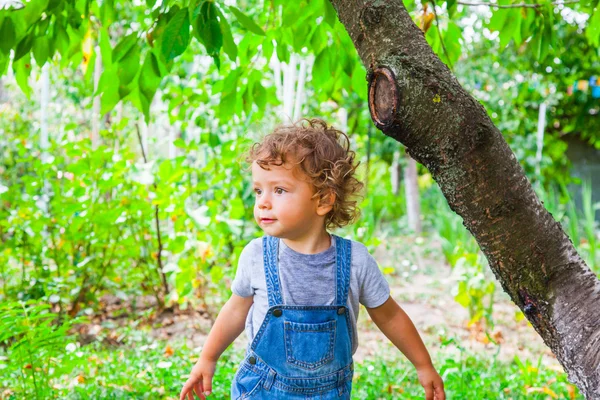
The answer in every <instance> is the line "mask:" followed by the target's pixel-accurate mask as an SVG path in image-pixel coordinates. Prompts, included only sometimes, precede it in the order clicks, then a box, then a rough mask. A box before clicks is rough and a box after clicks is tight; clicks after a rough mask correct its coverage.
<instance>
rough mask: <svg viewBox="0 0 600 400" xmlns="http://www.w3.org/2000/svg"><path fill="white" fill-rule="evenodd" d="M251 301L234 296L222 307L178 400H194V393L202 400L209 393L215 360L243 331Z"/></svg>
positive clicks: (247, 298) (248, 298) (250, 298)
mask: <svg viewBox="0 0 600 400" xmlns="http://www.w3.org/2000/svg"><path fill="white" fill-rule="evenodd" d="M252 302H253V298H252V297H240V296H237V295H235V294H233V295H231V298H229V300H227V303H225V305H224V306H223V308H221V311H220V312H219V315H218V316H217V319H216V320H215V323H214V325H213V327H212V328H211V330H210V333H209V334H208V337H207V338H206V342H205V343H204V347H203V348H202V352H201V353H200V358H199V359H198V362H196V365H194V367H193V368H192V372H191V373H190V377H189V378H188V380H187V382H186V383H185V384H184V386H183V389H182V390H181V394H180V396H179V399H180V400H184V399H185V397H186V395H187V396H188V399H189V400H194V395H193V392H196V395H197V396H198V397H199V398H200V399H205V398H206V396H208V395H209V394H210V392H211V391H212V378H213V375H214V374H215V366H216V364H217V360H218V359H219V357H220V356H221V354H222V353H223V352H224V351H225V349H226V348H227V347H228V346H229V345H230V344H231V343H232V342H233V341H234V340H235V339H236V338H237V337H238V336H239V335H240V334H241V333H242V332H243V331H244V325H245V322H246V317H247V315H248V310H250V306H252Z"/></svg>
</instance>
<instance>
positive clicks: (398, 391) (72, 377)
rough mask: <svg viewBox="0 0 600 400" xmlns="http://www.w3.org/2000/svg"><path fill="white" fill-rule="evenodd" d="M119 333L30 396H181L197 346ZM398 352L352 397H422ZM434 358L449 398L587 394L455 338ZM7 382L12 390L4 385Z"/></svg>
mask: <svg viewBox="0 0 600 400" xmlns="http://www.w3.org/2000/svg"><path fill="white" fill-rule="evenodd" d="M119 333H120V334H121V335H122V336H123V337H124V339H123V340H124V344H123V345H121V346H117V347H114V346H109V347H107V346H104V345H102V344H100V343H99V342H94V343H92V344H90V345H87V346H83V347H78V348H76V349H73V345H71V346H70V348H71V351H69V352H68V351H64V352H63V353H62V354H60V355H58V356H57V357H55V360H54V363H55V364H56V365H57V366H62V367H63V368H62V370H61V371H60V372H57V371H58V369H57V370H55V371H54V372H52V373H50V374H49V382H50V385H51V389H50V388H48V389H50V390H49V391H48V392H47V393H46V394H45V396H44V397H36V396H35V395H32V394H30V395H29V396H28V397H27V398H29V399H36V398H60V399H176V398H178V395H179V391H180V390H181V386H182V384H183V382H184V381H185V380H186V379H187V377H188V374H189V371H190V369H191V367H192V365H193V363H194V362H195V359H196V357H197V356H198V354H199V349H196V350H192V349H189V348H187V347H186V346H185V345H181V344H175V343H174V342H171V343H170V344H167V343H166V342H164V341H156V340H153V339H151V338H149V336H148V335H147V334H146V333H144V332H143V331H141V330H137V329H135V328H126V329H124V330H123V332H119ZM394 353H395V354H392V355H390V354H387V353H386V354H384V355H381V356H378V357H372V358H370V359H368V360H365V361H364V362H362V363H357V365H356V368H355V380H354V385H353V387H354V389H353V395H352V398H354V399H398V398H402V399H423V398H424V391H423V389H422V388H421V386H420V385H419V384H418V381H417V375H416V371H415V370H414V368H413V367H412V365H411V364H410V363H409V362H408V360H406V359H405V358H404V357H403V356H402V355H401V354H400V353H399V352H394ZM0 355H2V354H1V353H0ZM241 357H242V353H241V352H238V351H236V352H234V351H233V350H232V349H231V348H230V349H228V350H227V351H226V352H225V354H224V355H223V357H222V358H221V359H220V360H219V364H218V367H217V372H216V376H215V378H214V381H213V395H212V398H214V399H227V398H229V386H230V382H231V378H232V377H233V374H234V373H235V370H236V368H237V364H238V363H239V362H240V360H241ZM435 359H436V367H437V368H438V371H439V372H440V374H441V375H442V377H443V378H444V381H445V386H446V393H447V395H448V398H450V399H467V398H468V399H547V398H549V396H550V398H560V399H568V398H571V397H570V394H569V390H572V391H573V390H574V391H575V394H576V397H574V398H577V399H582V398H583V397H582V396H580V395H578V394H577V390H576V389H575V388H574V387H572V386H571V385H569V384H568V382H567V380H566V374H564V373H562V372H557V371H556V370H554V369H548V368H544V367H542V366H540V365H538V363H537V362H531V361H529V360H519V359H518V358H515V360H513V361H512V362H510V363H506V362H500V361H498V360H497V359H496V357H491V358H489V357H487V358H484V357H481V356H479V355H477V354H472V353H469V352H468V351H466V350H464V349H463V348H462V347H461V346H460V344H459V343H457V342H456V341H455V340H454V339H449V340H445V341H444V342H443V343H442V350H441V351H440V352H438V353H437V354H435ZM0 360H2V358H0ZM0 364H2V361H0ZM0 368H1V367H0ZM21 371H22V369H21V370H19V368H18V366H17V365H14V364H11V363H9V364H8V365H6V364H4V369H3V370H2V374H0V394H1V393H3V392H4V393H5V396H4V398H5V399H11V400H12V399H21V398H24V397H23V394H24V393H23V391H22V387H23V382H20V380H21V379H22V378H21V375H20V374H21ZM570 386H571V388H569V387H570ZM7 388H8V389H10V390H9V391H6V389H7ZM531 388H533V389H531ZM544 390H545V391H546V392H543V391H544ZM10 392H12V394H9V393H10ZM551 393H552V394H551ZM552 396H556V397H552ZM0 398H2V397H1V396H0Z"/></svg>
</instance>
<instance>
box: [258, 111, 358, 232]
mask: <svg viewBox="0 0 600 400" xmlns="http://www.w3.org/2000/svg"><path fill="white" fill-rule="evenodd" d="M355 157H356V153H355V152H354V151H352V150H350V139H349V138H348V136H347V135H346V134H345V133H344V132H342V131H339V130H337V129H335V128H333V127H331V126H327V123H326V122H325V121H323V120H321V119H318V118H313V119H302V120H300V121H298V122H296V123H295V124H292V125H280V126H278V127H276V128H275V129H274V130H273V132H271V133H270V134H268V135H266V136H265V137H264V138H263V139H262V141H261V142H259V143H254V144H253V145H252V147H251V148H250V150H249V151H248V153H247V155H246V161H247V162H248V163H249V164H252V163H253V162H254V161H256V163H257V164H258V165H259V166H260V167H261V168H263V169H266V170H269V165H277V166H281V165H283V164H285V163H290V164H292V165H293V166H294V167H295V168H299V169H300V171H301V172H302V173H303V174H304V175H306V176H307V177H308V179H309V182H310V183H311V184H312V186H313V190H314V194H313V196H312V198H313V199H314V198H318V199H319V204H328V199H329V196H330V194H331V193H334V194H335V201H334V203H333V208H332V209H331V211H329V213H327V215H326V216H325V227H326V229H330V228H334V227H338V228H339V227H342V226H345V225H348V224H350V223H352V222H354V221H356V220H357V219H358V217H359V216H360V210H359V209H358V207H357V204H358V201H357V200H356V199H355V198H356V197H361V196H362V195H361V193H360V192H361V190H362V188H363V186H364V185H363V184H362V182H360V181H359V180H358V179H357V178H356V176H355V175H356V168H357V167H358V166H359V164H360V161H356V163H355Z"/></svg>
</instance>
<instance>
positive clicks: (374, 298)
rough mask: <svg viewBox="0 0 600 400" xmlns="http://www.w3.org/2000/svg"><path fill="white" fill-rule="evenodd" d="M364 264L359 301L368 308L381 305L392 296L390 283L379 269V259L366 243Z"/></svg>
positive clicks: (363, 248)
mask: <svg viewBox="0 0 600 400" xmlns="http://www.w3.org/2000/svg"><path fill="white" fill-rule="evenodd" d="M361 247H362V249H361V250H363V251H364V256H363V257H364V264H363V268H362V271H361V273H360V274H359V276H360V282H359V287H360V295H359V299H358V300H359V302H360V303H361V304H362V305H364V306H365V307H367V308H375V307H379V306H380V305H382V304H383V303H385V302H386V300H387V299H388V298H389V297H390V285H389V284H388V282H387V280H386V279H385V276H383V273H382V272H381V270H380V269H379V266H378V265H377V261H375V259H374V258H373V256H372V255H371V254H369V251H368V250H367V248H366V247H364V245H362V246H361Z"/></svg>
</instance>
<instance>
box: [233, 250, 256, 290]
mask: <svg viewBox="0 0 600 400" xmlns="http://www.w3.org/2000/svg"><path fill="white" fill-rule="evenodd" d="M253 258H254V257H253V254H252V243H248V244H247V245H246V247H244V249H243V250H242V252H241V253H240V257H239V259H238V267H237V272H236V273H235V278H234V279H233V282H232V283H231V291H232V292H233V294H236V295H238V296H240V297H250V296H253V295H254V288H253V287H252V262H253Z"/></svg>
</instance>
